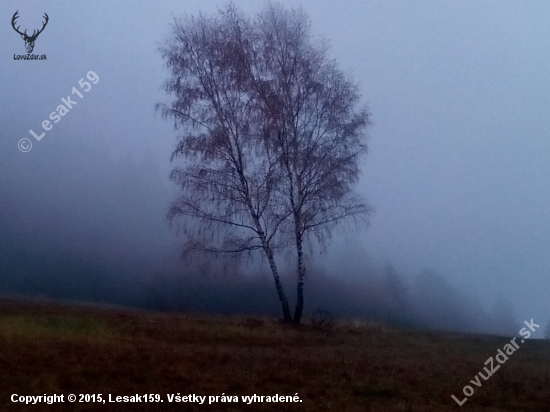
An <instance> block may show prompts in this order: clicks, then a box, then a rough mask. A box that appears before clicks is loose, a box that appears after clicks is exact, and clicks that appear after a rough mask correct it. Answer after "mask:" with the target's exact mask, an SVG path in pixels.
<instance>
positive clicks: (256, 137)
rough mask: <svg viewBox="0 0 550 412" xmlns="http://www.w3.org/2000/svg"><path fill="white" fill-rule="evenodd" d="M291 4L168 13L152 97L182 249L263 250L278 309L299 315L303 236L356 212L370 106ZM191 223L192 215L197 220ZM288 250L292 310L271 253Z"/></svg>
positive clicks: (320, 233)
mask: <svg viewBox="0 0 550 412" xmlns="http://www.w3.org/2000/svg"><path fill="white" fill-rule="evenodd" d="M309 26H310V24H309V20H308V19H307V17H306V16H305V15H304V14H303V13H302V12H301V11H295V10H291V11H288V10H285V9H283V8H282V7H280V6H278V5H272V4H268V5H267V7H266V8H265V9H264V10H263V11H262V12H261V13H260V14H259V15H258V16H256V18H255V19H248V18H246V17H245V16H243V15H241V14H240V13H239V12H238V11H237V10H236V9H235V7H234V6H233V5H232V4H230V5H228V6H227V7H226V8H225V9H224V10H223V11H221V12H220V14H219V16H218V17H205V16H199V17H196V18H195V17H189V18H186V19H183V20H177V21H176V22H175V23H174V26H173V35H172V38H171V39H170V41H169V42H168V44H167V46H166V47H164V48H163V49H162V55H163V58H164V60H165V63H166V66H167V67H168V68H169V69H170V70H171V78H170V80H168V81H167V83H166V85H165V89H166V91H167V92H168V93H169V94H171V95H172V96H173V97H174V101H172V102H171V103H170V104H168V105H157V108H158V109H160V110H161V113H162V115H163V117H164V118H170V119H173V120H174V123H175V127H176V129H177V130H179V131H180V134H179V136H178V144H177V146H176V148H175V150H174V152H173V154H172V160H174V159H176V158H179V157H182V158H183V163H182V164H181V165H180V166H179V167H177V168H176V169H174V171H173V173H172V175H171V177H172V179H173V180H174V181H175V182H176V183H178V184H179V185H180V186H181V189H182V194H181V197H180V198H179V199H178V200H177V201H175V202H174V204H173V206H172V208H171V210H170V214H169V215H170V217H172V218H174V217H176V216H186V217H188V218H189V217H190V218H192V219H186V221H185V222H184V224H186V231H187V241H186V242H185V246H184V253H185V254H190V253H197V252H198V253H201V254H203V253H211V254H214V256H219V255H220V254H231V255H235V256H243V255H244V256H251V254H252V253H253V252H255V251H260V252H262V253H263V255H264V256H265V257H266V258H267V260H268V263H269V265H270V268H271V272H272V275H273V278H274V281H275V285H276V289H277V293H278V296H279V299H280V301H281V304H282V309H283V316H284V319H285V320H286V321H291V320H293V321H294V322H296V323H299V322H300V320H301V317H302V311H303V302H304V295H303V286H304V280H305V262H304V244H305V242H307V240H308V239H309V235H314V236H315V237H316V239H317V240H319V241H320V242H323V241H325V240H326V239H327V238H328V237H329V236H330V234H331V232H332V230H333V229H334V228H335V227H336V226H337V225H338V224H340V223H341V222H343V221H345V220H348V221H350V222H356V223H364V222H366V218H367V216H368V214H369V212H370V209H369V207H368V206H367V205H366V204H365V203H364V202H363V201H362V200H361V199H360V198H359V197H358V196H357V195H355V194H354V192H353V186H354V184H355V183H356V182H357V180H358V178H359V165H360V161H361V160H362V158H363V156H364V155H365V154H366V143H365V139H366V134H365V129H366V127H367V126H368V124H369V115H368V113H367V111H366V110H365V109H357V108H356V107H357V105H358V103H359V94H358V90H357V86H355V84H354V83H353V82H352V81H351V80H350V79H348V78H347V77H346V76H345V75H344V74H343V73H342V72H341V71H340V70H339V69H338V68H337V65H336V63H335V62H334V61H333V60H331V59H329V58H328V56H327V51H326V47H325V46H324V45H323V44H322V43H319V44H316V43H315V42H313V41H312V39H311V38H310V36H309ZM197 223H198V224H197ZM288 248H292V249H293V250H295V253H296V258H297V278H298V279H297V300H296V308H295V311H294V316H291V313H290V309H289V305H288V300H287V298H286V295H285V292H284V290H283V288H282V285H281V282H280V277H279V272H278V269H277V264H276V261H275V257H274V256H275V253H276V252H279V251H282V250H284V249H288Z"/></svg>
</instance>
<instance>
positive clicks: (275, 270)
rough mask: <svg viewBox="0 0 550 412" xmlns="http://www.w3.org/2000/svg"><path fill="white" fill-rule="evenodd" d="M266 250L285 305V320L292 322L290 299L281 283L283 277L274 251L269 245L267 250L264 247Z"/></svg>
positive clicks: (282, 302) (278, 290) (280, 296)
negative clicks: (276, 262) (280, 274)
mask: <svg viewBox="0 0 550 412" xmlns="http://www.w3.org/2000/svg"><path fill="white" fill-rule="evenodd" d="M264 251H265V253H266V255H267V260H268V261H269V266H270V267H271V273H272V274H273V279H274V280H275V288H276V289H277V294H278V295H279V300H280V301H281V305H282V307H283V319H284V321H285V322H292V317H291V316H290V308H289V306H288V300H287V298H286V295H285V291H284V290H283V285H282V284H281V278H280V276H279V272H278V270H277V266H276V265H275V259H274V258H273V252H272V251H271V248H269V247H268V248H267V250H266V249H264Z"/></svg>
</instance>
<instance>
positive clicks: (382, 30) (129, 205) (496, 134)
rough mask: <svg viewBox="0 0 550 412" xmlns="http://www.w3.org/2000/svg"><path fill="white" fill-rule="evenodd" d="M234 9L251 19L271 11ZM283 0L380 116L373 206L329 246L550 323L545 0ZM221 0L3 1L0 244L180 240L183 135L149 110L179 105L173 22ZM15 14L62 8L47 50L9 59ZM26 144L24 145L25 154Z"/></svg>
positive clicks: (98, 248) (125, 250)
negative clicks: (165, 87)
mask: <svg viewBox="0 0 550 412" xmlns="http://www.w3.org/2000/svg"><path fill="white" fill-rule="evenodd" d="M235 3H236V4H237V6H238V7H239V8H241V9H242V10H243V11H244V12H246V13H249V14H250V13H254V12H256V11H258V10H259V9H260V8H261V7H262V2H259V1H252V0H250V1H236V2H235ZM280 3H281V4H283V5H285V6H289V7H290V6H301V7H302V8H303V9H304V11H305V12H306V13H307V14H308V15H309V16H310V18H311V20H312V30H313V32H314V33H315V34H316V35H319V36H322V37H325V38H327V39H328V40H329V41H330V44H331V53H332V55H333V56H334V57H335V58H336V59H337V60H338V61H339V64H340V67H341V69H343V70H344V71H346V72H348V73H350V74H352V76H353V77H354V79H355V80H356V81H357V82H358V84H359V86H360V90H361V92H362V95H363V98H364V101H365V102H366V103H368V105H369V108H370V111H371V112H372V120H373V123H374V125H373V127H372V128H371V129H370V132H369V133H370V139H369V147H370V152H369V155H368V159H367V162H366V164H365V168H364V174H363V178H362V181H361V183H360V186H359V191H360V192H361V193H362V194H364V195H365V196H366V197H367V198H368V199H369V202H370V204H371V205H372V206H373V207H374V208H375V209H376V213H375V214H374V215H373V216H372V220H371V226H370V228H369V229H368V230H367V231H366V232H364V233H360V234H355V235H347V238H346V239H347V241H346V242H343V244H340V245H339V246H336V247H335V248H334V249H335V250H337V252H334V253H335V255H338V256H337V257H335V258H334V259H335V260H334V262H338V261H340V262H341V261H343V260H348V261H349V258H348V259H346V256H348V255H347V253H348V254H349V256H353V259H354V260H355V259H358V258H357V257H358V256H359V255H360V254H363V255H364V254H365V253H366V254H367V255H368V256H369V258H370V259H372V260H374V261H376V262H378V263H379V264H385V263H386V262H388V263H391V264H393V265H394V266H395V267H396V268H397V269H398V270H399V271H400V272H402V273H405V274H410V275H411V276H412V275H416V274H417V273H418V272H419V271H421V270H422V269H424V268H430V269H432V270H434V271H436V272H438V273H440V274H441V275H443V276H444V277H445V278H447V279H448V280H449V282H451V283H452V284H453V285H455V286H457V287H459V288H462V289H463V290H468V291H470V292H471V293H472V294H474V295H476V296H477V297H478V298H479V299H480V300H481V301H482V302H483V304H484V305H486V307H487V308H490V306H491V305H492V303H493V302H494V301H495V299H496V298H497V297H498V296H501V297H506V298H508V299H510V300H511V302H512V303H513V304H514V306H515V308H516V311H517V314H518V320H520V321H523V320H525V319H531V318H534V319H535V321H537V319H541V320H542V319H544V320H547V319H548V318H549V317H550V299H549V294H550V293H549V292H550V273H549V270H548V269H549V267H550V211H549V210H550V209H549V203H550V185H549V184H548V178H549V176H550V161H549V160H550V156H549V154H550V116H549V115H548V111H549V110H550V81H549V79H550V76H549V72H550V25H549V24H548V22H549V21H550V3H549V2H547V1H543V0H541V1H530V2H518V1H505V0H470V1H466V0H465V1H460V2H451V1H447V0H439V1H436V0H423V1H420V2H409V1H405V0H401V1H393V0H379V1H373V0H371V1H369V0H367V1H364V0H361V1H359V0H350V1H345V2H337V1H328V0H324V1H319V0H315V1H314V0H310V1H290V0H285V1H281V2H280ZM223 4H224V2H222V1H213V0H202V1H191V0H188V1H181V0H179V1H167V0H159V1H155V2H150V1H129V0H127V1H122V0H119V1H93V2H92V1H89V2H84V1H35V0H33V1H11V0H5V1H2V2H1V3H0V38H1V39H2V40H1V42H0V212H2V213H3V216H1V217H0V223H2V226H0V230H2V231H3V233H2V232H0V237H2V236H3V237H4V239H10V238H9V236H12V237H13V236H15V237H17V238H18V239H19V240H21V239H23V240H25V239H27V240H28V242H27V243H26V245H28V246H27V247H29V248H31V247H32V248H45V249H44V250H47V248H48V247H50V248H56V249H60V248H67V249H71V250H72V249H74V250H80V252H79V253H82V254H83V255H86V254H89V253H95V254H98V255H104V256H107V255H109V256H111V255H112V251H113V250H120V254H119V257H120V259H122V260H123V259H126V258H128V257H129V256H134V255H135V253H136V252H139V254H140V255H141V256H148V257H149V258H150V259H152V260H155V259H157V257H158V256H160V255H161V254H162V253H165V252H166V253H171V252H173V251H174V250H175V248H176V247H177V246H176V245H177V242H178V239H177V238H176V237H175V232H174V231H173V230H171V229H170V228H169V227H168V225H167V224H166V221H165V219H164V216H165V214H166V211H167V205H168V202H169V200H170V199H171V198H172V197H173V195H174V193H175V192H174V188H173V187H172V185H171V183H170V182H169V181H168V177H167V176H168V173H169V171H170V168H171V165H170V163H169V158H170V154H171V150H172V148H173V146H174V143H175V135H174V132H173V130H172V128H171V125H170V124H167V123H164V122H163V121H162V120H161V119H160V116H157V115H155V113H154V105H155V103H157V102H165V101H167V97H166V96H165V94H164V93H163V92H162V90H161V86H162V82H163V81H164V80H165V79H167V76H168V73H167V72H166V70H165V69H163V62H162V60H161V57H160V54H159V53H158V51H157V48H158V47H159V46H160V45H161V44H162V42H163V40H165V39H166V38H167V36H168V34H169V30H170V26H169V25H170V23H171V21H172V20H173V16H182V15H183V14H185V13H189V14H196V13H199V12H204V13H212V12H214V11H215V10H216V9H217V8H219V7H220V6H222V5H223ZM16 10H19V19H18V25H21V28H22V29H24V28H29V30H28V31H29V32H32V30H33V29H35V28H36V29H37V28H39V27H41V22H42V16H43V13H44V12H46V13H47V14H48V15H49V22H48V25H47V27H46V28H45V30H44V31H43V32H42V33H41V34H40V35H39V37H38V39H37V40H36V44H35V50H34V51H33V53H34V54H37V55H41V54H46V55H47V60H46V61H22V60H14V54H15V55H17V54H25V48H24V42H23V40H22V39H21V37H20V36H19V35H18V34H17V33H16V32H15V31H14V30H13V28H12V27H11V24H10V22H11V18H12V16H13V14H14V13H15V11H16ZM89 71H93V72H95V73H97V75H98V76H99V79H100V80H99V82H98V83H97V84H92V88H91V90H90V91H89V92H87V93H85V94H84V97H83V98H82V99H80V98H78V97H75V96H74V95H73V98H72V99H73V100H74V101H77V104H76V105H75V106H74V107H73V108H72V109H71V110H70V111H69V113H67V114H66V115H65V116H64V117H63V118H62V119H61V121H59V122H58V123H57V124H54V125H53V128H52V129H51V130H50V131H48V132H46V134H45V136H44V137H43V138H42V140H40V141H39V142H38V141H36V140H35V139H34V138H33V137H32V136H31V135H30V133H29V130H30V129H32V130H33V131H35V132H36V134H38V135H39V134H40V133H41V132H42V131H43V130H41V129H42V127H41V123H42V121H43V120H46V119H48V116H49V114H50V113H51V112H53V111H55V110H56V108H57V106H58V105H59V104H61V99H62V98H67V97H68V96H69V94H71V90H72V88H73V87H76V88H77V89H79V90H80V87H79V86H78V82H79V80H80V79H82V78H84V80H87V79H86V75H87V73H88V72H89ZM23 138H28V139H30V140H31V141H32V144H33V147H32V150H30V151H29V152H28V153H22V152H21V151H20V150H18V142H19V141H20V139H23ZM22 244H25V242H23V243H22ZM348 248H349V249H348ZM0 254H1V251H0ZM334 262H333V264H332V266H331V267H333V268H336V267H340V268H342V267H343V266H342V265H340V264H335V263H334ZM355 264H356V265H357V264H359V265H360V264H361V261H359V260H358V261H356V263H355ZM352 266H353V265H352ZM352 266H348V267H350V268H351V267H352ZM342 271H343V272H346V271H345V270H342ZM335 274H336V275H338V276H348V275H350V274H349V273H335ZM0 275H1V274H0Z"/></svg>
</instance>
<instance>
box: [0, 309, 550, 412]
mask: <svg viewBox="0 0 550 412" xmlns="http://www.w3.org/2000/svg"><path fill="white" fill-rule="evenodd" d="M509 340H510V338H501V337H491V336H475V335H465V334H455V333H439V332H420V331H406V330H398V329H391V328H386V327H381V326H377V325H369V324H366V323H361V322H340V323H338V324H336V325H330V324H329V325H319V324H313V323H311V322H306V324H305V325H304V326H302V327H299V328H295V327H288V326H284V325H280V324H278V322H277V321H276V320H275V319H270V318H251V317H224V316H204V315H181V314H164V313H151V312H142V311H131V310H123V309H116V308H115V309H113V308H95V307H91V306H76V305H74V306H69V305H61V304H53V303H37V302H34V303H29V302H16V301H7V300H4V301H0V371H1V372H0V410H1V411H33V412H41V411H111V410H112V411H157V410H158V411H201V410H220V411H339V412H340V411H358V412H359V411H361V412H369V411H372V412H374V411H388V412H393V411H395V412H397V411H401V412H408V411H411V412H428V411H430V412H445V411H458V410H464V411H487V412H496V411H532V412H535V411H537V412H548V411H550V342H547V341H535V340H530V341H526V342H525V343H524V344H523V345H522V346H521V347H520V349H519V350H517V351H516V352H515V353H514V354H513V355H511V356H510V359H509V360H508V361H507V362H506V363H505V364H503V365H502V367H501V368H500V369H499V370H498V371H497V372H496V373H495V374H494V376H492V377H491V378H489V379H488V380H487V381H483V380H482V381H481V383H482V386H481V387H480V388H477V387H475V386H474V388H475V393H474V394H473V395H472V396H471V397H470V398H469V400H468V401H467V402H466V403H465V404H464V405H463V406H461V407H460V406H458V405H457V403H456V402H455V401H454V400H452V399H451V395H453V394H454V395H456V396H457V398H459V399H462V398H464V395H463V394H462V388H463V387H464V386H465V385H468V384H469V385H472V384H471V383H469V382H470V380H472V379H473V378H474V377H475V375H476V374H477V373H478V372H479V371H482V370H483V366H485V365H484V362H485V360H486V359H487V358H488V357H490V356H494V355H496V352H497V350H498V349H499V348H503V347H504V345H505V344H506V343H508V342H509ZM12 394H18V395H34V396H38V395H44V394H46V395H52V394H59V395H60V394H63V395H64V400H65V402H64V403H57V404H54V405H48V404H46V403H38V404H35V405H24V404H21V403H12V402H11V400H10V398H11V396H12ZM69 394H76V395H77V396H79V394H90V395H92V394H102V399H103V400H105V401H106V402H105V403H102V402H96V403H93V402H90V403H84V402H82V403H80V402H78V399H77V402H75V403H69V402H68V401H67V396H68V395H69ZM109 394H110V395H111V399H115V398H116V396H130V395H134V396H135V395H136V394H138V395H144V394H158V395H159V398H160V399H162V400H163V402H162V403H150V402H148V403H145V402H142V403H110V402H109V401H108V400H109V398H108V397H109ZM177 394H179V395H181V396H184V395H185V396H187V395H191V394H195V395H200V396H206V400H205V403H204V404H202V405H199V404H197V403H179V402H178V403H176V402H169V400H168V395H177ZM222 394H224V395H226V396H228V395H229V396H231V397H233V396H238V397H239V398H238V399H239V402H221V401H218V402H216V403H212V404H211V405H208V402H209V399H208V397H209V396H216V395H218V396H221V395H222ZM254 394H256V395H259V396H273V395H276V394H278V395H284V396H294V395H295V394H298V396H299V399H300V400H301V402H291V403H272V402H255V403H252V404H249V405H247V404H246V403H245V402H242V400H241V396H247V395H254ZM232 399H235V398H232ZM142 400H143V398H142Z"/></svg>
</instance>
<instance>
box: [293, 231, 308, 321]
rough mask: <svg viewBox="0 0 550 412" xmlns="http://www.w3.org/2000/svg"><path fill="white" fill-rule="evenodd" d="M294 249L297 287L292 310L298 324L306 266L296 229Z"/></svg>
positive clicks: (300, 237)
mask: <svg viewBox="0 0 550 412" xmlns="http://www.w3.org/2000/svg"><path fill="white" fill-rule="evenodd" d="M296 251H297V252H298V287H297V290H296V307H295V310H294V323H296V324H297V325H299V324H300V321H301V320H302V311H303V310H304V277H305V275H306V267H305V265H304V252H303V250H302V236H301V234H300V233H299V229H298V228H297V229H296Z"/></svg>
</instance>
